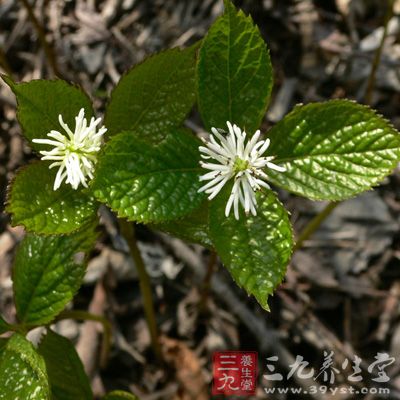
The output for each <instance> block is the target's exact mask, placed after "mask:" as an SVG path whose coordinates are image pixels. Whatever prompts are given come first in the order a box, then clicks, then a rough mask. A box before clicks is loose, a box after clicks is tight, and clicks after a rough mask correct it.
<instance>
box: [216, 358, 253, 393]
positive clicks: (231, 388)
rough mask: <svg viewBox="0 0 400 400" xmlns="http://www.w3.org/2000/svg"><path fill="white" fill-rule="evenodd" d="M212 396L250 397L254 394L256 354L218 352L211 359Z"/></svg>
mask: <svg viewBox="0 0 400 400" xmlns="http://www.w3.org/2000/svg"><path fill="white" fill-rule="evenodd" d="M213 378H214V379H213V387H212V394H213V395H214V396H215V395H218V394H224V395H237V396H246V395H247V396H250V395H253V394H255V392H256V379H257V353H256V352H255V351H218V352H215V353H214V357H213Z"/></svg>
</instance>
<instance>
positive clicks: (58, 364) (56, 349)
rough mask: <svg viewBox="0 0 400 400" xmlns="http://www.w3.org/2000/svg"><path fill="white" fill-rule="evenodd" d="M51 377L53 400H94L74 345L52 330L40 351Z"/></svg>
mask: <svg viewBox="0 0 400 400" xmlns="http://www.w3.org/2000/svg"><path fill="white" fill-rule="evenodd" d="M38 351H39V353H40V354H41V355H42V356H43V358H44V360H45V362H46V367H47V371H48V375H49V381H50V387H51V392H52V396H53V400H77V399H79V400H92V399H93V393H92V389H91V388H90V382H89V379H88V377H87V376H86V374H85V371H84V369H83V365H82V362H81V360H80V358H79V356H78V354H77V353H76V350H75V347H74V346H73V345H72V343H71V342H70V341H69V340H68V339H66V338H65V337H63V336H60V335H58V334H57V333H55V332H52V331H51V330H48V331H47V334H46V336H45V337H44V338H43V339H42V341H41V342H40V345H39V349H38Z"/></svg>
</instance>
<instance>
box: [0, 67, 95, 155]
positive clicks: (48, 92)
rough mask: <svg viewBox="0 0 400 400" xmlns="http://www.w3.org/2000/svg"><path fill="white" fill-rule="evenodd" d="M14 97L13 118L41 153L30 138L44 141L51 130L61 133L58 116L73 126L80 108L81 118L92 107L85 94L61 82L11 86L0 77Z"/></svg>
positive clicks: (34, 81) (48, 81) (86, 114)
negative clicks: (82, 109)
mask: <svg viewBox="0 0 400 400" xmlns="http://www.w3.org/2000/svg"><path fill="white" fill-rule="evenodd" d="M2 78H3V80H4V81H5V82H6V83H7V84H8V85H9V86H10V88H11V90H12V91H13V92H14V94H15V96H16V98H17V104H18V107H17V118H18V121H19V123H20V124H21V127H22V130H23V134H24V136H25V137H26V138H27V139H28V140H29V141H30V144H31V146H32V147H33V148H34V149H36V150H39V149H41V150H43V147H42V145H41V144H37V143H33V142H32V139H35V138H36V139H40V138H46V137H47V134H48V133H49V132H50V131H51V130H53V129H54V130H56V131H60V130H62V128H61V126H60V123H59V122H58V116H59V114H61V115H62V117H63V120H64V122H65V123H66V124H67V125H68V126H70V127H74V126H75V117H76V116H77V115H78V113H79V110H80V109H81V108H84V109H85V116H86V117H87V118H90V117H91V116H92V115H93V109H92V104H91V101H90V99H89V97H88V96H87V94H86V93H85V92H84V91H83V90H82V89H81V88H80V87H78V86H76V85H71V84H69V83H67V82H65V81H62V80H54V81H50V80H33V81H30V82H24V83H15V82H13V81H12V79H11V78H9V77H7V76H5V75H2Z"/></svg>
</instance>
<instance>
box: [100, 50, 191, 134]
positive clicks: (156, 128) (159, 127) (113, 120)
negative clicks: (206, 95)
mask: <svg viewBox="0 0 400 400" xmlns="http://www.w3.org/2000/svg"><path fill="white" fill-rule="evenodd" d="M197 48H198V46H197V45H195V46H192V47H190V48H188V49H186V50H179V49H171V50H167V51H164V52H162V53H159V54H156V55H154V56H151V57H149V58H147V59H146V60H145V61H143V62H142V63H141V64H139V65H137V66H135V67H133V68H132V69H131V70H130V71H129V72H128V73H126V74H125V75H124V76H123V77H122V78H121V80H120V81H119V83H118V85H117V86H116V87H115V89H114V90H113V92H112V94H111V101H110V104H109V105H108V108H107V112H106V118H105V124H106V126H107V128H108V130H109V135H114V134H116V133H120V132H123V131H134V132H138V133H140V134H141V135H142V136H145V137H147V138H148V139H153V140H155V141H157V140H159V139H162V138H163V137H164V135H165V133H166V132H168V131H169V130H170V129H171V128H173V127H177V126H180V125H181V124H182V122H183V120H184V119H185V117H186V115H187V114H188V113H189V111H190V110H191V108H192V107H193V104H194V102H195V98H196V95H195V65H196V59H195V54H196V50H197Z"/></svg>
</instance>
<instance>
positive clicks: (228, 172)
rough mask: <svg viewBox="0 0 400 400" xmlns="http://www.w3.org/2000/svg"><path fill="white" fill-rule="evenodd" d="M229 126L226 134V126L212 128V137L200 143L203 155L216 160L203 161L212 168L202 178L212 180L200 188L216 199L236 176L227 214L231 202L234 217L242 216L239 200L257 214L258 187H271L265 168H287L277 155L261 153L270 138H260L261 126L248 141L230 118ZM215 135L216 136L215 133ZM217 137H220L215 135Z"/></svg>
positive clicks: (226, 212)
mask: <svg viewBox="0 0 400 400" xmlns="http://www.w3.org/2000/svg"><path fill="white" fill-rule="evenodd" d="M226 124H227V125H228V128H229V132H228V133H227V136H226V137H224V136H223V135H222V134H221V133H225V132H224V131H223V130H218V129H216V128H211V131H212V134H211V135H210V141H209V142H206V141H204V143H205V145H206V146H207V147H203V146H200V147H199V150H200V152H201V153H202V155H201V157H202V158H203V159H213V160H214V161H216V162H217V163H209V162H203V161H200V165H201V166H202V167H203V168H205V169H208V170H210V172H207V173H206V174H204V175H202V176H201V177H200V181H210V182H208V183H206V184H205V185H204V186H203V187H201V188H200V189H199V192H205V193H207V194H209V197H208V199H209V200H211V199H213V198H214V197H215V196H216V195H217V194H218V193H219V192H220V190H221V189H222V188H223V186H224V185H225V184H226V183H227V182H228V181H229V180H230V179H231V178H234V180H235V182H234V184H233V187H232V192H231V195H230V196H229V200H228V203H227V204H226V208H225V215H226V216H228V215H229V213H230V211H231V208H232V205H233V210H234V214H235V218H236V219H239V202H240V204H242V206H243V208H244V211H245V212H246V214H248V213H249V212H251V213H252V214H253V215H257V211H256V206H257V201H256V195H255V191H256V190H259V189H261V187H264V188H267V189H269V188H270V187H269V185H268V184H267V183H266V182H265V180H266V179H267V178H268V177H267V174H266V173H265V172H264V171H263V168H265V167H268V168H271V169H274V170H275V171H279V172H285V171H286V168H284V167H280V166H279V165H275V164H273V163H272V162H271V161H272V160H273V159H274V157H271V156H268V157H262V155H263V154H264V153H265V152H266V150H267V149H268V146H269V144H270V140H269V139H266V140H260V141H258V139H259V137H260V131H259V130H258V131H257V132H256V133H255V134H254V135H253V137H252V138H251V139H250V140H249V141H247V143H246V132H244V131H243V132H242V131H241V129H240V128H239V127H238V126H236V125H233V126H232V124H231V123H230V122H229V121H228V122H227V123H226ZM214 136H215V137H214ZM215 138H217V139H218V141H219V143H218V142H217V140H216V139H215Z"/></svg>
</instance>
